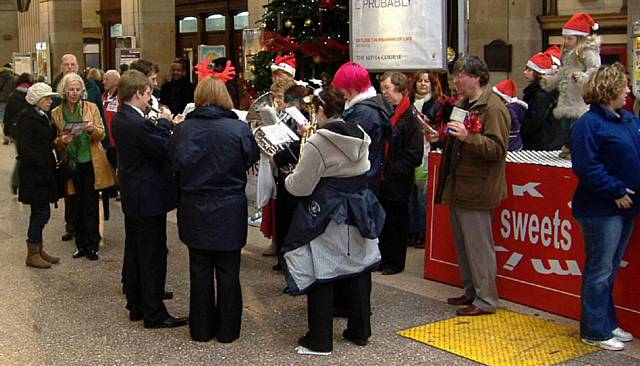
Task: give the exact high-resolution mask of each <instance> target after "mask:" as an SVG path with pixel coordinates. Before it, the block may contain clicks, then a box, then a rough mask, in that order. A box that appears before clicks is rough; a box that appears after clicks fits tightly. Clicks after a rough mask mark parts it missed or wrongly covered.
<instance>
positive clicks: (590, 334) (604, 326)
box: [576, 215, 635, 341]
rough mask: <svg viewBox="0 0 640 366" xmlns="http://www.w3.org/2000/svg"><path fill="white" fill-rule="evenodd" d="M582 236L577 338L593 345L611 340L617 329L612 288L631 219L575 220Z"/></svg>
mask: <svg viewBox="0 0 640 366" xmlns="http://www.w3.org/2000/svg"><path fill="white" fill-rule="evenodd" d="M576 220H577V221H578V223H579V224H580V227H581V228H582V234H583V235H584V249H585V254H586V257H587V259H586V262H585V265H584V271H583V274H582V317H581V319H580V335H581V336H582V338H586V339H590V340H593V341H604V340H607V339H610V338H611V337H613V335H612V334H611V332H612V331H613V330H614V329H616V328H617V327H618V320H617V319H616V313H615V307H614V304H613V285H614V282H615V279H616V274H617V273H618V269H619V268H620V261H621V260H622V257H623V256H624V252H625V250H626V249H627V244H628V243H629V239H630V238H631V233H632V232H633V224H634V222H635V215H632V216H629V217H625V216H608V217H577V218H576Z"/></svg>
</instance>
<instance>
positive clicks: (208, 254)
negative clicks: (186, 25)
mask: <svg viewBox="0 0 640 366" xmlns="http://www.w3.org/2000/svg"><path fill="white" fill-rule="evenodd" d="M194 102H195V106H196V109H195V110H194V111H193V112H191V113H189V114H188V115H187V116H186V119H185V120H184V121H183V122H182V123H180V124H179V125H178V126H176V128H175V129H174V133H173V136H172V138H171V143H170V145H169V156H170V157H171V163H172V166H173V170H174V171H175V172H176V173H177V177H178V187H179V189H180V198H179V202H178V229H179V234H180V240H182V242H184V243H185V244H186V245H187V247H188V248H189V270H190V280H191V295H190V307H189V330H190V333H191V338H192V339H193V340H195V341H200V342H206V341H210V340H211V339H213V338H217V339H218V341H219V342H222V343H228V342H233V341H234V340H236V339H237V338H238V337H239V336H240V323H241V322H240V321H241V317H242V292H241V288H240V251H241V249H242V247H244V245H245V244H246V241H247V222H246V220H247V198H246V195H245V186H246V183H247V175H246V170H247V169H248V168H249V167H251V166H252V165H253V164H254V163H255V162H256V161H257V160H258V157H259V151H258V145H257V144H256V141H255V139H254V137H253V134H252V133H251V129H250V128H249V126H248V125H247V124H246V123H244V122H242V121H240V120H239V119H238V116H237V115H236V114H235V113H234V112H233V111H231V108H233V103H232V102H231V97H230V96H229V93H228V92H227V88H226V87H225V84H224V82H223V81H222V80H221V79H219V78H217V77H215V76H207V77H206V78H204V79H203V80H202V81H201V82H200V83H199V84H198V86H197V87H196V91H195V96H194ZM214 276H215V281H214ZM216 287H217V290H216Z"/></svg>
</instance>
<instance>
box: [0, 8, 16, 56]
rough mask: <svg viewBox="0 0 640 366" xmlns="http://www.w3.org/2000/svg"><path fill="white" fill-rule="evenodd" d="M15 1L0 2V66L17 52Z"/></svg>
mask: <svg viewBox="0 0 640 366" xmlns="http://www.w3.org/2000/svg"><path fill="white" fill-rule="evenodd" d="M17 9H18V8H17V6H16V2H15V0H0V66H2V65H4V64H6V63H9V62H11V59H12V55H13V53H14V52H18V16H17V15H16V11H17Z"/></svg>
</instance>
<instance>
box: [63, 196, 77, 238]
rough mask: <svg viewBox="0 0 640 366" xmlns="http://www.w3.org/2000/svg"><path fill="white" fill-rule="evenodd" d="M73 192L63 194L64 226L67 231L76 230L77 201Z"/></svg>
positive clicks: (72, 231) (73, 231)
mask: <svg viewBox="0 0 640 366" xmlns="http://www.w3.org/2000/svg"><path fill="white" fill-rule="evenodd" d="M76 198H77V196H76V195H75V194H72V195H65V196H64V227H65V230H66V231H67V232H68V233H75V232H76V216H77V215H78V202H77V199H76Z"/></svg>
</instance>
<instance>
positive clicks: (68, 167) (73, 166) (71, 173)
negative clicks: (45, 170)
mask: <svg viewBox="0 0 640 366" xmlns="http://www.w3.org/2000/svg"><path fill="white" fill-rule="evenodd" d="M56 174H57V175H58V178H59V179H61V180H63V181H67V180H69V179H73V178H74V177H75V176H76V175H77V174H78V162H77V161H75V160H74V159H70V158H67V159H63V160H61V161H59V162H57V163H56Z"/></svg>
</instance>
